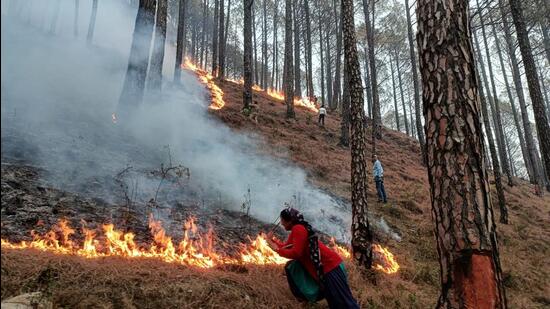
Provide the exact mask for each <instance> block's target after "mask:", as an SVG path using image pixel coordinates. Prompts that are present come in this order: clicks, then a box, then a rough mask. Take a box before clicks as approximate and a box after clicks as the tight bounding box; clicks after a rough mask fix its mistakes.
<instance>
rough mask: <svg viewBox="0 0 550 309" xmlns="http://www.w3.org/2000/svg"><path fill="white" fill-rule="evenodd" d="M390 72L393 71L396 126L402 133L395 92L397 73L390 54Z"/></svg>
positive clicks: (392, 83)
mask: <svg viewBox="0 0 550 309" xmlns="http://www.w3.org/2000/svg"><path fill="white" fill-rule="evenodd" d="M389 58H390V71H391V85H392V90H393V91H392V92H393V106H394V110H395V124H396V125H397V131H401V125H400V123H399V108H398V107H397V90H395V71H394V69H393V61H392V60H391V58H392V56H391V54H390V56H389Z"/></svg>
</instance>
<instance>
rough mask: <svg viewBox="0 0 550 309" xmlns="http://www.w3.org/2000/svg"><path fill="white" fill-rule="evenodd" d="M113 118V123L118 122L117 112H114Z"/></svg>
mask: <svg viewBox="0 0 550 309" xmlns="http://www.w3.org/2000/svg"><path fill="white" fill-rule="evenodd" d="M111 118H112V119H113V123H116V122H117V118H116V114H115V113H113V114H112V115H111Z"/></svg>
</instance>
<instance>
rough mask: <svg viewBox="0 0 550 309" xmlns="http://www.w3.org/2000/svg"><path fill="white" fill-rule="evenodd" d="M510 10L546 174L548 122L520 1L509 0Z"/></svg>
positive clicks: (549, 159)
mask: <svg viewBox="0 0 550 309" xmlns="http://www.w3.org/2000/svg"><path fill="white" fill-rule="evenodd" d="M510 10H511V11H512V19H513V20H514V26H515V27H516V34H517V39H518V43H519V50H520V52H521V58H522V59H523V67H524V68H525V76H526V77H527V84H528V86H529V94H530V96H531V104H532V105H533V112H534V114H535V123H536V125H537V136H538V138H539V144H540V149H541V153H542V161H543V163H544V167H545V170H546V175H550V134H548V132H550V124H549V123H548V117H547V116H546V112H545V110H544V103H543V100H542V92H541V90H540V84H539V80H538V76H537V69H536V66H535V60H534V59H533V54H532V49H531V43H530V42H529V36H528V33H527V27H526V25H525V20H524V19H523V9H522V7H521V2H520V1H518V0H510Z"/></svg>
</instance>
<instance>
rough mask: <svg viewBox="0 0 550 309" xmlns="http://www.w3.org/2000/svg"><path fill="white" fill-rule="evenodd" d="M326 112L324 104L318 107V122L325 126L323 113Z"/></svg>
mask: <svg viewBox="0 0 550 309" xmlns="http://www.w3.org/2000/svg"><path fill="white" fill-rule="evenodd" d="M326 113H327V109H326V108H325V106H324V105H321V108H319V124H320V125H322V126H323V127H324V126H325V115H326Z"/></svg>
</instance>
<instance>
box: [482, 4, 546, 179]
mask: <svg viewBox="0 0 550 309" xmlns="http://www.w3.org/2000/svg"><path fill="white" fill-rule="evenodd" d="M489 18H490V20H489V23H490V24H492V27H491V30H492V35H493V37H494V38H495V44H496V48H497V54H498V60H499V62H500V70H501V71H502V76H503V78H504V85H505V88H506V94H507V95H508V101H509V102H510V107H511V109H512V115H513V116H514V125H515V126H516V131H517V133H518V138H519V145H520V147H521V153H522V156H523V162H525V168H526V169H527V174H528V175H529V179H530V180H531V182H533V183H536V180H535V177H534V175H533V166H532V165H531V160H529V154H528V153H527V147H526V146H525V138H524V135H523V132H522V130H521V125H520V121H519V116H518V113H517V111H516V103H515V100H514V96H513V95H512V90H511V88H510V84H509V83H508V74H507V72H506V66H505V65H504V58H503V57H502V49H501V48H500V40H499V38H498V36H497V32H496V26H495V23H494V21H493V20H492V18H491V15H489ZM510 163H511V162H510Z"/></svg>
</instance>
